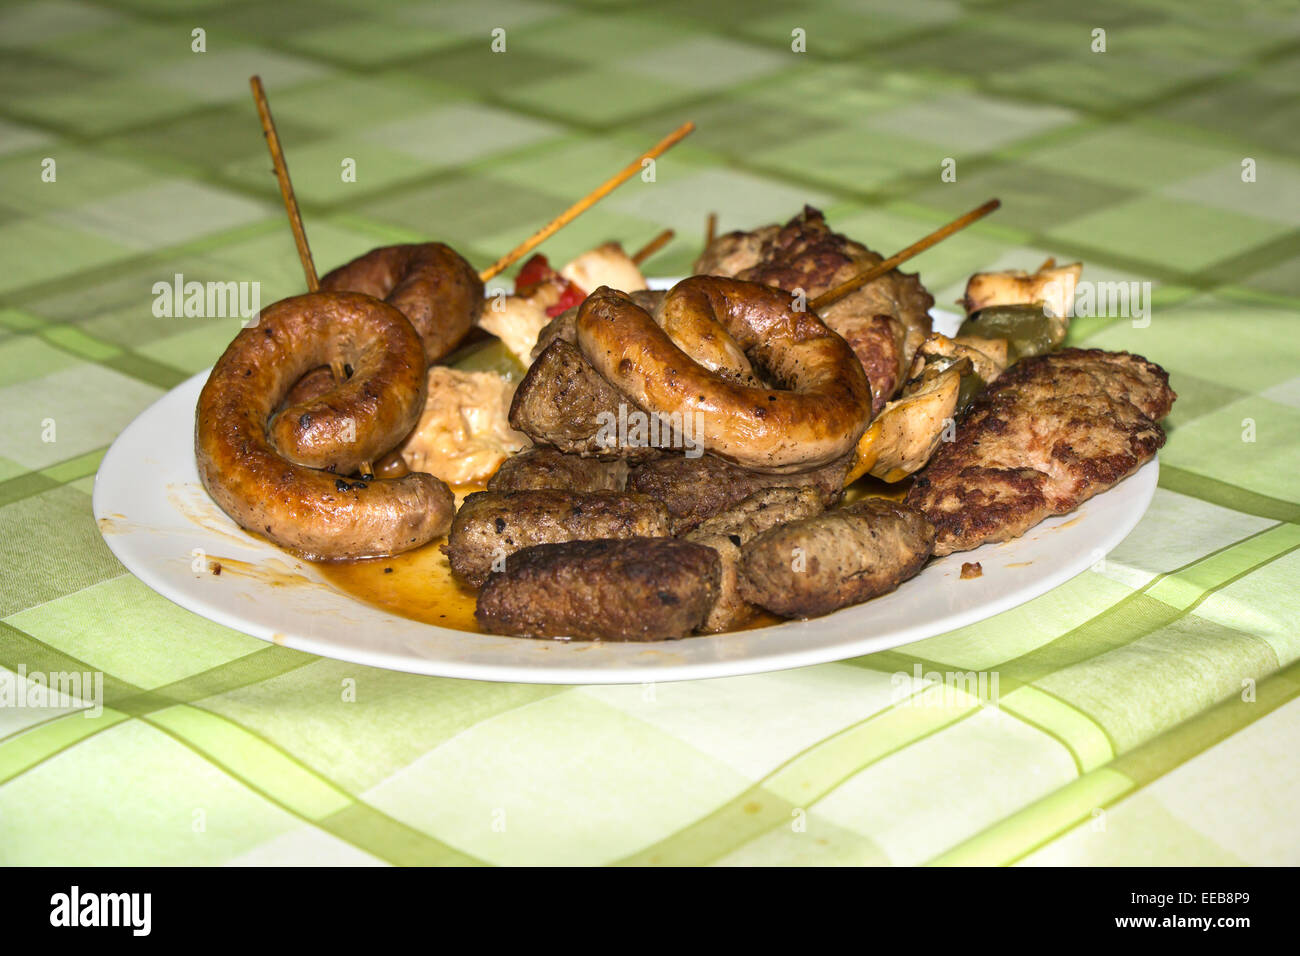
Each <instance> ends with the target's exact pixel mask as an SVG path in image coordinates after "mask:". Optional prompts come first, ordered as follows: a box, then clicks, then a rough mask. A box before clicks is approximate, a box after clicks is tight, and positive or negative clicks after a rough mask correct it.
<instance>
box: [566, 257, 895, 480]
mask: <svg viewBox="0 0 1300 956" xmlns="http://www.w3.org/2000/svg"><path fill="white" fill-rule="evenodd" d="M661 309H662V313H663V315H662V319H663V321H664V323H665V325H666V326H669V327H677V328H680V327H683V326H687V325H689V324H691V323H696V324H700V325H702V326H705V327H707V326H708V325H709V324H712V323H716V324H718V325H721V327H722V331H723V332H725V334H726V335H727V336H729V337H730V339H731V340H732V341H734V342H735V344H736V345H737V346H739V348H740V349H741V350H742V351H743V352H744V354H745V356H746V358H747V359H748V360H750V361H751V362H753V363H754V365H755V366H757V368H758V369H759V370H760V371H762V372H763V373H764V374H765V375H766V376H767V377H768V378H769V379H770V380H772V381H775V382H778V383H781V385H782V386H783V387H782V388H771V389H769V388H760V387H753V386H745V385H739V384H736V383H735V382H733V381H728V380H727V379H726V378H725V377H723V376H721V375H719V374H718V373H716V372H714V371H711V370H710V369H708V368H705V367H704V366H702V365H700V364H699V363H698V362H696V361H694V360H693V359H692V358H691V357H690V356H689V355H687V354H686V353H685V352H683V351H682V349H681V348H680V347H678V346H677V345H676V344H675V343H674V342H673V340H672V339H671V338H670V337H669V335H668V334H667V333H666V332H665V331H664V329H663V328H660V326H659V325H657V324H656V323H655V321H654V319H653V318H652V317H651V315H650V314H649V313H648V312H646V311H645V310H644V309H641V308H639V307H638V306H637V305H636V304H635V303H634V302H633V301H632V300H631V299H630V298H629V297H628V296H626V295H624V294H623V293H621V292H616V291H614V290H613V289H610V288H608V287H604V286H602V287H601V288H599V289H597V290H596V291H595V292H593V293H592V294H591V295H590V296H588V297H587V300H586V301H585V302H584V303H583V304H582V307H581V308H580V309H579V310H578V315H577V319H576V326H577V337H578V346H579V348H580V349H581V351H582V354H583V356H584V357H585V358H586V360H587V361H588V362H590V363H591V365H592V366H593V367H594V368H595V369H596V371H597V372H599V373H600V374H601V376H603V377H604V378H605V379H606V380H608V381H609V382H610V383H611V384H613V385H614V386H615V387H616V388H618V389H619V390H620V391H622V392H624V393H625V394H626V395H628V396H629V397H630V398H631V399H632V400H633V401H634V402H635V403H636V404H637V405H639V406H640V407H641V408H644V409H645V410H646V411H648V412H651V413H654V414H658V415H663V416H668V415H680V416H681V417H682V419H683V420H690V421H696V422H700V425H699V430H700V432H701V434H699V435H696V436H695V439H696V440H697V441H701V443H702V444H703V446H704V448H705V450H707V451H709V452H711V453H712V454H714V455H717V456H718V457H720V458H724V459H726V460H728V461H731V462H734V463H736V464H739V465H743V466H745V467H747V468H752V469H755V470H757V471H766V472H778V473H779V472H786V471H797V470H807V469H809V468H813V467H815V466H817V465H821V464H825V463H827V462H830V461H833V460H835V459H836V458H840V457H841V456H843V455H845V454H847V453H848V452H849V451H851V450H852V449H853V447H854V446H855V445H856V444H857V441H858V438H860V437H861V435H862V433H863V432H864V431H865V430H866V428H867V424H868V423H869V421H870V418H871V387H870V385H869V383H868V382H867V376H866V373H865V372H864V371H863V369H862V364H861V363H860V362H859V361H858V360H857V357H856V356H855V355H854V354H853V350H852V349H850V348H849V346H848V344H847V343H846V342H845V341H844V339H842V338H840V336H838V335H837V334H835V333H834V332H832V331H831V330H830V329H828V328H827V327H826V326H825V325H823V324H822V322H821V320H820V319H818V318H817V317H816V316H815V315H812V314H811V313H808V312H799V311H796V310H795V309H794V307H793V302H792V301H791V298H790V296H789V294H788V293H785V292H782V291H780V290H779V289H772V288H768V287H767V286H760V285H757V284H755V283H750V282H741V281H739V280H736V279H722V278H716V277H712V276H695V277H693V278H690V279H686V280H684V281H682V282H679V283H678V284H677V285H676V286H674V287H673V289H672V290H671V291H670V292H669V293H668V295H667V297H666V298H665V299H664V302H663V305H662V306H661ZM704 337H705V333H704V332H702V331H699V332H697V333H696V338H697V340H698V339H700V338H704Z"/></svg>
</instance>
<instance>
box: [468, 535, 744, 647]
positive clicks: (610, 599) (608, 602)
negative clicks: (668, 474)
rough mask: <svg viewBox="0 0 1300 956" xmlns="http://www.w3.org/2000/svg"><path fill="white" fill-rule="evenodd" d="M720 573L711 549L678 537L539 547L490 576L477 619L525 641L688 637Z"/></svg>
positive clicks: (706, 606) (709, 604)
mask: <svg viewBox="0 0 1300 956" xmlns="http://www.w3.org/2000/svg"><path fill="white" fill-rule="evenodd" d="M719 573H720V568H719V561H718V555H717V552H716V551H714V550H713V549H712V548H706V547H704V546H703V545H700V544H693V543H691V542H689V541H679V540H677V539H675V538H624V539H620V540H601V541H569V542H566V543H563V544H540V545H537V546H535V547H531V548H525V549H524V550H522V551H520V552H518V553H517V554H515V555H514V556H513V557H512V558H511V559H510V561H509V563H508V565H507V567H506V570H505V571H501V572H495V573H493V574H492V575H491V576H490V577H489V578H488V580H487V583H486V584H485V585H483V590H481V591H480V592H479V596H478V605H477V607H476V608H475V611H474V615H475V617H476V618H478V622H479V624H480V625H481V626H482V627H483V628H484V629H485V630H488V631H491V632H492V633H494V634H515V635H519V636H522V637H559V638H576V639H578V640H591V641H659V640H667V639H671V638H678V637H686V636H687V635H688V634H690V633H691V632H692V631H694V630H695V629H696V628H697V627H699V626H700V624H701V623H702V622H703V620H704V616H705V614H707V613H708V611H709V608H710V607H712V606H713V602H714V598H715V596H716V594H717V588H718V576H719Z"/></svg>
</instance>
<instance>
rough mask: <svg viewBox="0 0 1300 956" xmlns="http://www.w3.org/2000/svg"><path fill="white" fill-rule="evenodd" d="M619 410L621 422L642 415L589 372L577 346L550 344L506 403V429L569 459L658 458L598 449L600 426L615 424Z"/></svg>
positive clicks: (638, 451)
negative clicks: (621, 411) (633, 415)
mask: <svg viewBox="0 0 1300 956" xmlns="http://www.w3.org/2000/svg"><path fill="white" fill-rule="evenodd" d="M620 405H621V406H622V408H623V417H624V418H625V417H626V416H628V415H629V414H631V413H632V412H639V411H641V409H640V408H639V407H638V406H637V405H636V403H635V402H633V401H631V400H630V399H629V398H628V397H627V396H626V395H624V394H623V393H622V392H620V391H619V390H618V389H616V388H615V387H614V386H613V385H611V384H609V382H607V381H605V379H604V378H602V377H601V375H600V373H599V372H597V371H596V370H595V369H594V368H592V367H591V365H590V364H589V363H588V362H587V360H586V359H585V358H583V357H582V353H581V352H579V351H578V347H577V346H576V345H571V344H569V343H568V342H566V341H564V340H563V339H555V340H554V341H552V342H551V344H550V345H548V346H547V347H546V348H545V349H543V350H542V354H541V355H540V356H538V358H537V361H535V362H534V363H533V364H532V366H531V367H530V368H529V369H528V374H527V375H525V376H524V377H523V380H522V381H521V382H520V383H519V388H518V389H516V390H515V397H514V400H513V401H512V402H511V403H510V427H511V428H514V429H515V430H516V431H521V432H523V433H524V434H525V435H527V436H528V437H529V438H531V439H533V441H535V442H537V443H538V444H541V445H554V446H555V447H556V448H558V449H560V451H563V452H569V453H570V454H577V455H594V456H597V457H605V458H613V457H625V458H631V459H633V460H638V459H645V458H652V457H655V456H657V455H658V454H659V451H658V450H657V449H655V448H648V447H646V448H641V447H617V446H616V447H606V446H604V445H602V444H601V443H600V438H601V436H602V425H604V424H605V423H607V422H610V421H613V422H617V421H619V418H620V416H619V406H620ZM642 414H644V412H642ZM605 415H609V416H613V417H612V418H604V417H603V416H605Z"/></svg>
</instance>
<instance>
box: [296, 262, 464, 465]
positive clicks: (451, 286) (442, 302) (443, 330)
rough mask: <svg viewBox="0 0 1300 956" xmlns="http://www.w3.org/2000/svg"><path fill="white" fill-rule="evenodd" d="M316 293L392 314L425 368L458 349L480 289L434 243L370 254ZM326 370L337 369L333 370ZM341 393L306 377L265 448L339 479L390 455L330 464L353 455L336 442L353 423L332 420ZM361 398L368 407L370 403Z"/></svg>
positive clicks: (327, 378)
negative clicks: (356, 299)
mask: <svg viewBox="0 0 1300 956" xmlns="http://www.w3.org/2000/svg"><path fill="white" fill-rule="evenodd" d="M321 291H324V292H360V293H363V294H365V295H369V296H373V297H374V298H376V299H383V300H384V301H386V302H388V303H389V304H390V305H392V306H394V307H395V308H397V309H398V311H400V312H401V313H402V314H403V315H405V316H406V318H407V320H408V321H410V323H411V324H412V325H413V326H414V327H415V331H416V332H417V333H418V334H419V336H420V340H421V342H422V343H423V345H424V352H425V357H426V359H427V360H428V362H429V363H430V364H432V363H434V362H437V361H440V360H441V359H443V358H445V357H446V356H447V355H448V354H450V353H451V352H452V351H453V350H454V349H455V348H456V346H458V345H459V344H460V342H461V340H462V339H464V338H465V335H466V333H468V332H469V330H470V327H471V326H472V325H473V323H474V321H475V319H477V317H478V315H479V313H480V312H481V311H482V309H483V283H482V282H481V281H480V280H479V277H478V274H477V273H476V272H475V271H474V269H473V267H472V266H471V265H470V264H469V263H468V262H466V261H465V260H464V259H463V258H461V257H460V256H459V255H457V254H456V252H455V251H454V250H452V249H451V248H450V247H448V246H445V245H443V244H442V243H438V242H426V243H422V244H419V245H398V246H383V247H381V248H379V249H372V250H371V251H370V252H367V253H366V254H365V255H363V256H360V257H358V258H356V259H353V260H352V261H351V262H349V263H347V264H345V265H342V266H339V267H338V268H337V269H335V270H333V271H332V272H330V273H328V274H327V275H326V276H325V278H323V279H321ZM334 368H336V369H343V368H344V366H343V365H342V364H336V365H335V366H334ZM349 386H350V383H349V382H346V381H345V382H339V381H336V380H335V375H334V372H333V371H332V370H331V368H330V367H328V366H322V367H318V368H314V369H311V370H309V371H308V372H307V374H305V375H304V376H302V378H300V379H299V380H298V381H297V383H296V384H295V385H294V386H293V388H292V389H291V390H290V391H289V393H288V394H287V395H286V396H285V397H284V406H285V407H284V408H282V409H280V410H279V411H280V413H279V414H278V415H277V420H276V422H275V423H274V424H273V426H272V436H273V440H274V441H275V443H276V447H278V448H279V449H280V451H281V452H282V453H283V454H284V455H285V457H287V458H289V459H291V460H292V461H296V462H297V463H298V464H301V465H308V466H310V467H312V468H329V467H331V466H333V467H335V469H336V470H338V471H340V472H341V473H344V474H347V473H350V472H351V471H352V470H353V467H355V465H356V464H360V463H361V462H363V461H364V462H373V460H374V458H375V457H377V455H379V454H383V453H384V452H386V451H389V450H390V449H392V447H393V445H395V444H396V442H393V443H392V444H390V445H387V446H386V447H384V448H380V449H379V450H378V452H376V453H375V455H371V456H362V457H360V458H359V459H356V461H355V462H354V463H353V467H349V468H346V469H344V468H343V467H341V465H340V463H339V462H337V461H334V460H333V459H332V458H331V457H330V455H331V451H332V450H333V449H335V448H338V447H347V448H348V449H349V450H350V451H355V450H356V449H355V447H354V446H353V443H352V442H351V441H347V440H344V439H345V437H346V436H347V435H349V434H350V430H351V429H352V427H353V425H354V419H353V417H352V416H351V415H350V414H336V412H335V410H336V409H337V407H338V405H339V402H340V401H345V400H346V395H347V393H348V391H349ZM353 391H355V389H353ZM368 398H370V399H371V400H372V403H373V400H374V398H375V397H374V396H368ZM300 423H301V424H300ZM407 430H408V431H409V430H410V429H409V428H408V429H407ZM404 435H405V432H403V433H402V434H401V435H398V436H397V437H398V439H400V438H402V437H403V436H404Z"/></svg>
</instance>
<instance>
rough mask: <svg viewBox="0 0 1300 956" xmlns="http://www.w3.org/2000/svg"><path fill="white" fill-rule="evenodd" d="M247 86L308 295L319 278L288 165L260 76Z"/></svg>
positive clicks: (317, 289) (317, 283)
mask: <svg viewBox="0 0 1300 956" xmlns="http://www.w3.org/2000/svg"><path fill="white" fill-rule="evenodd" d="M248 85H249V86H251V87H252V88H253V101H254V102H255V103H257V115H258V117H260V118H261V120H262V133H263V134H264V135H265V136H266V147H267V149H269V150H270V151H271V162H272V163H273V164H274V165H275V178H276V179H277V180H279V182H280V198H282V199H283V200H284V211H285V212H287V213H288V214H289V228H291V229H292V230H293V241H294V242H295V243H296V244H297V246H298V258H299V259H301V260H302V271H303V274H304V275H305V276H306V277H307V289H308V291H309V292H317V291H319V290H320V279H319V278H317V276H316V263H315V262H313V261H312V258H311V246H309V245H307V232H306V230H304V229H303V227H302V215H301V214H300V213H299V212H298V199H297V197H295V196H294V194H293V183H292V182H291V181H290V179H289V166H288V164H287V163H285V161H284V150H283V149H281V148H280V134H279V133H277V132H276V131H275V120H273V119H272V118H271V104H270V103H268V102H267V101H266V90H264V89H262V78H261V77H260V76H250V77H249V78H248Z"/></svg>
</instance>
